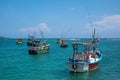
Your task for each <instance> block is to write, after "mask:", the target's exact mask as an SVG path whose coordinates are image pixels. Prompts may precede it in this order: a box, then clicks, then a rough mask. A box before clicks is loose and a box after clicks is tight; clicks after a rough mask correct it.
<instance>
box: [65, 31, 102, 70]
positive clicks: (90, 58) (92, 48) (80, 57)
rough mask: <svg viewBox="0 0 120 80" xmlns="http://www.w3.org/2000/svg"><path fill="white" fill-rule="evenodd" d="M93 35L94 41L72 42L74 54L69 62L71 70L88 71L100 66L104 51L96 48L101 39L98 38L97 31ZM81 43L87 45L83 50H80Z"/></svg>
mask: <svg viewBox="0 0 120 80" xmlns="http://www.w3.org/2000/svg"><path fill="white" fill-rule="evenodd" d="M92 37H93V41H92V42H91V43H90V42H89V41H86V42H73V43H72V46H73V52H74V54H73V57H72V58H69V60H68V62H67V64H68V68H69V70H70V71H71V72H86V71H91V70H95V69H97V68H98V66H99V62H100V60H101V59H102V53H101V51H99V50H98V49H97V48H96V45H97V44H98V43H99V41H98V38H95V32H94V35H93V36H92ZM80 45H84V46H85V49H84V51H83V52H79V50H80V49H79V46H80Z"/></svg>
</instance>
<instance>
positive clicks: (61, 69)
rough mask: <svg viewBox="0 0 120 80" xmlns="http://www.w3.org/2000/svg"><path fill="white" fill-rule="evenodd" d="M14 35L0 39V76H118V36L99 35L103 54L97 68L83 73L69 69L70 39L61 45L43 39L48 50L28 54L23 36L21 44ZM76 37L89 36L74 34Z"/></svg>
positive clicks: (89, 79)
mask: <svg viewBox="0 0 120 80" xmlns="http://www.w3.org/2000/svg"><path fill="white" fill-rule="evenodd" d="M16 40H17V39H1V40H0V80H120V39H119V38H101V39H100V43H99V45H98V46H97V48H98V49H99V50H101V51H102V55H103V58H102V60H101V61H100V64H99V67H98V69H96V70H94V71H90V72H84V73H71V72H70V71H69V70H68V66H67V63H66V62H67V61H68V59H69V58H71V57H72V55H73V48H72V42H73V41H74V40H76V39H67V42H68V48H61V47H60V45H59V44H57V43H56V40H57V39H55V38H49V39H46V41H47V43H48V44H50V45H51V46H50V50H49V53H46V54H37V55H30V54H29V53H28V50H29V49H30V48H31V47H28V46H27V39H23V44H22V45H17V44H16ZM77 40H79V41H86V40H88V41H89V40H90V39H89V38H82V39H81V38H77Z"/></svg>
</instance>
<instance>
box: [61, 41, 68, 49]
mask: <svg viewBox="0 0 120 80" xmlns="http://www.w3.org/2000/svg"><path fill="white" fill-rule="evenodd" d="M60 46H61V47H63V48H66V47H68V43H67V42H66V41H65V40H62V43H61V44H60Z"/></svg>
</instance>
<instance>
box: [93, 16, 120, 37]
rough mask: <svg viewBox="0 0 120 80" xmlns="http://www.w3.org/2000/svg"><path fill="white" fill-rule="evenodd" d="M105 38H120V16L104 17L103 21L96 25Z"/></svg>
mask: <svg viewBox="0 0 120 80" xmlns="http://www.w3.org/2000/svg"><path fill="white" fill-rule="evenodd" d="M94 24H95V25H96V27H97V28H98V29H99V31H100V32H101V34H102V33H103V34H102V36H105V37H119V38H120V15H111V16H104V17H103V19H102V20H100V21H97V22H95V23H94Z"/></svg>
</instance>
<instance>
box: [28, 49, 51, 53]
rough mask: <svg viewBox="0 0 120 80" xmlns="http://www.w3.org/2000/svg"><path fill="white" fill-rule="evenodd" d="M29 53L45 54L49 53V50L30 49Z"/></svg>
mask: <svg viewBox="0 0 120 80" xmlns="http://www.w3.org/2000/svg"><path fill="white" fill-rule="evenodd" d="M28 52H29V54H43V53H48V52H49V50H48V49H45V50H32V49H31V50H28Z"/></svg>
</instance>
